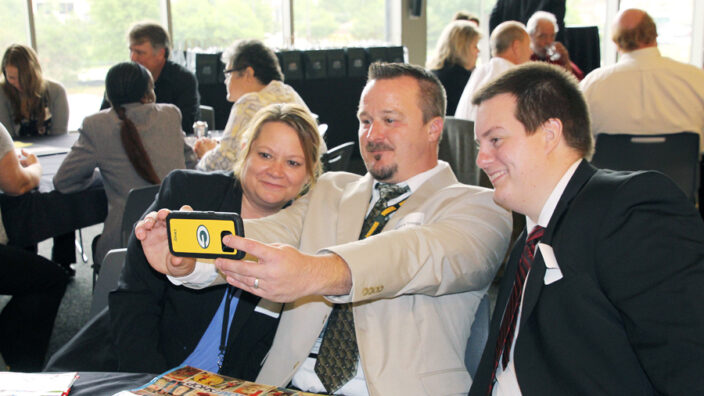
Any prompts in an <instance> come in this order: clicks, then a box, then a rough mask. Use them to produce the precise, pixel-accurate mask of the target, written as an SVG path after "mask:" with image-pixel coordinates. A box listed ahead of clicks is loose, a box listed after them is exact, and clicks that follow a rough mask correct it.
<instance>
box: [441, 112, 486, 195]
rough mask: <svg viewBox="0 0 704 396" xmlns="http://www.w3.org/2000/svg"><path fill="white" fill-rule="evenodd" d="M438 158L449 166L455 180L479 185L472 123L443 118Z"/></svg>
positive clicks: (458, 119) (459, 119)
mask: <svg viewBox="0 0 704 396" xmlns="http://www.w3.org/2000/svg"><path fill="white" fill-rule="evenodd" d="M438 158H439V159H441V160H443V161H446V162H448V163H449V164H450V167H451V168H452V171H453V172H455V176H457V180H459V181H460V182H461V183H464V184H471V185H474V186H477V185H479V168H478V167H477V164H476V159H477V145H476V144H475V142H474V122H472V121H469V120H465V119H461V118H455V117H445V124H444V125H443V127H442V140H441V141H440V149H439V152H438Z"/></svg>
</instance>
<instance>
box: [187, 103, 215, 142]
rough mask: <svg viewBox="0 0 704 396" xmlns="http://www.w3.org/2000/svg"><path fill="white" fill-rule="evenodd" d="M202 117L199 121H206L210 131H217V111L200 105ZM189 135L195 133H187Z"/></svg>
mask: <svg viewBox="0 0 704 396" xmlns="http://www.w3.org/2000/svg"><path fill="white" fill-rule="evenodd" d="M199 110H200V117H198V121H205V122H207V123H208V130H211V131H212V130H215V109H213V107H212V106H206V105H200V107H199ZM185 132H186V133H187V134H189V135H190V134H191V133H193V131H190V132H189V131H185Z"/></svg>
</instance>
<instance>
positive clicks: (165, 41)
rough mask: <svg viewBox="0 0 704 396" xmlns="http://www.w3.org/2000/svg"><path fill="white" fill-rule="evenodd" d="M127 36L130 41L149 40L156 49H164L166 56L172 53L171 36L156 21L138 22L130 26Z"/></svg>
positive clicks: (141, 41) (166, 57)
mask: <svg viewBox="0 0 704 396" xmlns="http://www.w3.org/2000/svg"><path fill="white" fill-rule="evenodd" d="M127 37H128V39H129V41H130V42H135V43H143V42H145V41H149V43H150V44H151V45H152V47H153V48H154V49H155V50H159V49H161V48H163V49H164V58H165V59H169V54H171V38H169V33H168V32H167V31H166V30H165V29H164V28H163V27H162V26H161V25H159V24H158V23H156V22H137V23H135V24H134V25H132V27H131V28H130V31H129V33H128V34H127Z"/></svg>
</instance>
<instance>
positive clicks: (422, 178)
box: [371, 161, 450, 204]
mask: <svg viewBox="0 0 704 396" xmlns="http://www.w3.org/2000/svg"><path fill="white" fill-rule="evenodd" d="M448 166H450V165H448V163H447V162H445V161H438V163H437V165H435V166H434V167H433V168H431V169H428V170H427V171H425V172H421V173H419V174H417V175H415V176H413V177H411V178H410V179H408V180H406V181H402V182H401V183H398V184H399V185H401V186H404V185H406V186H408V189H409V190H410V191H409V192H408V193H406V194H403V195H401V196H400V197H398V198H396V199H392V200H391V201H389V203H390V204H394V203H396V202H399V201H401V200H403V199H406V198H407V197H408V196H409V195H411V194H413V192H414V191H416V190H418V189H419V188H420V186H422V185H423V183H425V182H426V181H428V180H430V178H432V177H433V176H435V175H436V174H438V173H440V171H442V170H443V169H445V167H448ZM378 183H379V181H378V180H374V184H373V185H372V199H371V202H376V201H377V200H378V199H379V190H377V189H376V188H374V187H375V186H376V185H377V184H378Z"/></svg>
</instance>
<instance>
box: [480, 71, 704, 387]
mask: <svg viewBox="0 0 704 396" xmlns="http://www.w3.org/2000/svg"><path fill="white" fill-rule="evenodd" d="M473 102H474V104H475V105H478V106H479V107H478V112H477V119H476V124H475V133H476V138H477V141H478V142H479V144H480V149H479V155H478V158H477V164H478V165H479V166H480V167H481V168H482V169H483V170H484V171H485V172H486V173H487V175H488V176H489V178H490V179H491V181H492V183H493V184H494V187H495V192H494V199H495V201H496V202H497V203H499V204H500V205H502V206H504V207H507V208H509V209H512V210H514V211H516V212H519V213H521V214H524V215H525V216H526V223H527V225H526V231H524V233H523V235H522V237H521V238H520V239H519V240H518V242H517V243H516V246H515V247H514V250H513V252H512V255H511V257H510V260H509V262H508V266H507V269H506V272H505V275H504V278H503V280H502V284H501V289H500V292H499V295H498V301H497V305H496V310H495V314H494V317H493V318H492V323H491V329H490V334H489V340H488V342H487V346H486V348H485V350H484V354H483V356H482V360H481V362H480V364H479V368H478V371H477V374H476V376H475V378H474V383H473V385H472V389H471V391H470V395H487V394H494V395H506V394H510V395H521V394H523V395H565V394H581V395H597V394H598V395H603V394H613V395H625V394H638V395H650V394H704V375H702V374H704V309H703V308H702V304H701V301H702V300H703V299H704V288H702V285H704V224H703V223H702V220H701V218H700V217H699V215H698V213H697V211H696V209H695V208H694V206H693V205H691V203H689V202H688V201H687V198H686V197H685V194H684V193H683V192H682V191H680V190H679V189H678V188H677V186H676V185H675V184H674V183H673V182H672V181H671V180H669V179H668V178H667V177H665V176H663V175H662V174H659V173H655V172H614V171H608V170H598V169H595V168H594V167H592V166H591V165H590V164H589V163H588V162H587V161H586V160H585V158H587V157H589V155H590V153H591V150H592V139H591V135H590V132H589V116H588V112H587V105H586V103H585V101H584V98H583V97H582V95H581V93H580V92H579V89H578V87H577V83H576V80H575V79H574V77H573V76H571V75H569V74H568V73H567V72H565V71H564V70H562V69H559V68H557V67H555V66H551V65H546V64H527V65H524V66H520V67H518V68H515V69H512V70H510V71H508V72H507V73H506V74H504V75H503V76H502V77H500V78H498V79H497V80H495V81H494V82H493V83H491V84H489V85H488V86H487V87H485V88H484V89H482V90H481V91H480V92H479V93H477V95H476V96H475V97H474V99H473ZM527 234H529V236H528V237H526V235H527Z"/></svg>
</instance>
